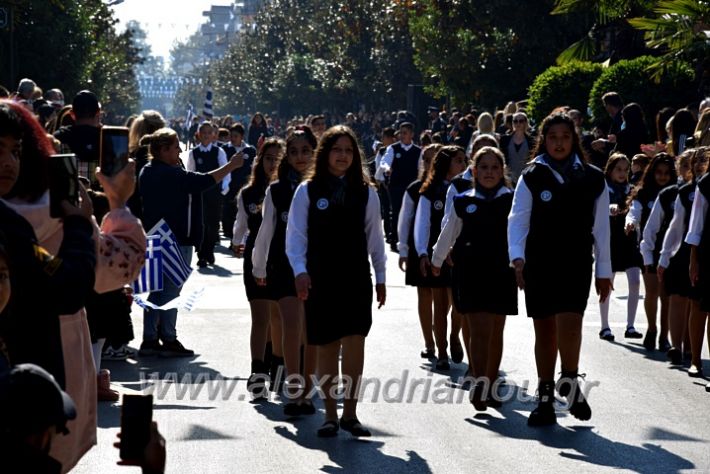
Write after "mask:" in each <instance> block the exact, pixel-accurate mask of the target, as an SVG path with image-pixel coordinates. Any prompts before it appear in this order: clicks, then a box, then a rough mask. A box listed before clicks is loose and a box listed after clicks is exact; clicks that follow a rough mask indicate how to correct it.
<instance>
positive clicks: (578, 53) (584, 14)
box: [552, 0, 654, 64]
mask: <svg viewBox="0 0 710 474" xmlns="http://www.w3.org/2000/svg"><path fill="white" fill-rule="evenodd" d="M653 3H654V2H653V1H652V0H557V1H556V2H555V8H554V9H553V10H552V14H553V15H575V16H579V17H581V18H583V19H584V20H585V21H586V22H587V23H589V24H591V28H590V29H589V31H588V33H587V34H586V35H585V36H584V37H583V38H581V39H580V40H579V41H577V42H575V43H573V44H572V45H570V46H569V47H568V48H567V49H565V50H564V51H563V52H562V53H560V55H559V56H558V57H557V63H558V64H566V63H570V62H574V61H598V62H602V61H605V60H609V61H610V62H616V61H618V60H620V59H630V58H634V57H637V56H640V55H642V54H645V52H646V51H645V48H646V46H645V44H644V41H643V34H642V33H641V32H639V31H638V30H636V29H634V28H633V27H632V26H631V25H629V23H628V22H627V19H628V18H634V17H642V16H646V15H647V14H649V13H651V8H652V6H653Z"/></svg>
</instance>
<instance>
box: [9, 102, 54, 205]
mask: <svg viewBox="0 0 710 474" xmlns="http://www.w3.org/2000/svg"><path fill="white" fill-rule="evenodd" d="M1 103H2V104H5V105H7V106H8V107H9V108H10V109H11V110H12V111H13V112H15V114H17V117H18V119H19V126H20V129H21V130H22V154H21V155H20V176H18V178H17V182H16V183H15V186H14V187H13V188H12V190H11V191H10V194H9V196H8V197H20V198H22V199H25V200H27V201H30V202H34V201H36V200H37V199H39V198H40V197H41V196H42V195H43V194H44V193H45V192H46V191H47V189H49V174H48V163H47V161H48V158H49V157H50V156H51V155H52V154H54V153H55V150H54V147H53V146H52V142H51V141H50V140H49V138H48V137H47V132H46V131H45V130H44V128H42V125H40V123H39V122H38V121H37V119H36V118H35V116H34V115H32V113H31V112H30V111H29V110H27V109H26V108H25V107H23V106H22V105H21V104H18V103H16V102H12V101H9V100H3V101H1Z"/></svg>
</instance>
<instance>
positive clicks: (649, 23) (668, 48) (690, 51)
mask: <svg viewBox="0 0 710 474" xmlns="http://www.w3.org/2000/svg"><path fill="white" fill-rule="evenodd" d="M628 22H629V24H630V25H631V26H633V27H634V28H636V29H638V30H640V31H644V32H645V39H646V46H647V47H648V48H650V49H652V50H655V51H658V52H660V53H661V55H660V56H658V59H657V61H656V62H655V63H654V64H653V65H652V71H653V74H654V76H655V77H660V75H662V74H663V73H664V72H665V71H667V70H668V69H669V68H673V67H675V66H676V65H677V64H679V63H680V62H681V61H687V62H690V63H691V64H692V65H693V66H695V68H696V74H697V75H698V77H704V74H703V72H704V71H705V70H708V69H710V64H708V63H709V62H710V60H709V58H710V2H708V1H707V0H661V1H658V2H657V4H656V5H655V7H654V8H653V16H651V15H647V16H644V17H638V18H632V19H630V20H629V21H628Z"/></svg>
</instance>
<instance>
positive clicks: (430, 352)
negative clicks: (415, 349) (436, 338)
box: [419, 349, 436, 359]
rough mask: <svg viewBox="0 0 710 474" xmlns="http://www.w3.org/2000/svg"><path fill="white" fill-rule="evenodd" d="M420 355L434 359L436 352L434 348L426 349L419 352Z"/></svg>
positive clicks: (423, 357)
mask: <svg viewBox="0 0 710 474" xmlns="http://www.w3.org/2000/svg"><path fill="white" fill-rule="evenodd" d="M419 356H420V357H421V358H422V359H434V358H435V357H436V354H435V353H434V349H424V350H423V351H421V352H420V353H419Z"/></svg>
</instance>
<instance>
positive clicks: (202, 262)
mask: <svg viewBox="0 0 710 474" xmlns="http://www.w3.org/2000/svg"><path fill="white" fill-rule="evenodd" d="M197 267H198V268H205V267H207V260H198V261H197Z"/></svg>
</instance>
